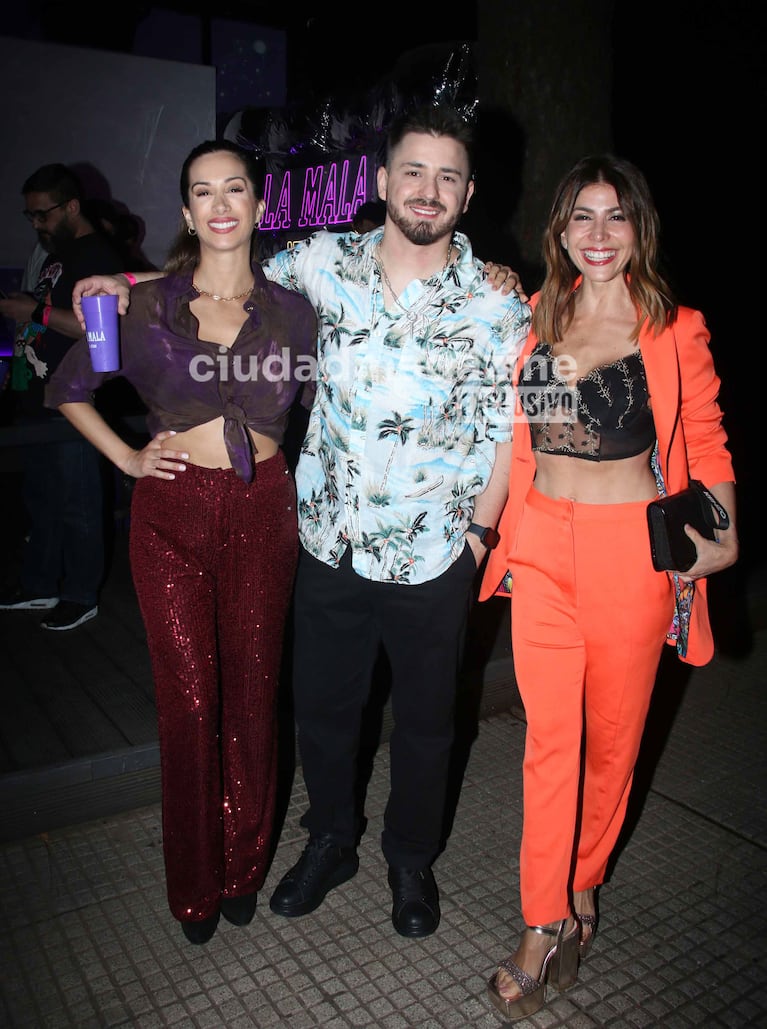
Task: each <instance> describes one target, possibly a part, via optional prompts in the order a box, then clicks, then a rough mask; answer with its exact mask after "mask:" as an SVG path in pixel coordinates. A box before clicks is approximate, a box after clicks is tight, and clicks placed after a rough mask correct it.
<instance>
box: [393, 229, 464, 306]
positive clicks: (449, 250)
mask: <svg viewBox="0 0 767 1029" xmlns="http://www.w3.org/2000/svg"><path fill="white" fill-rule="evenodd" d="M452 252H453V244H452V243H451V244H450V246H449V247H448V248H447V257H446V258H445V263H444V265H443V266H442V271H441V272H440V275H444V274H445V272H446V271H447V267H448V265H449V264H450V255H451V254H452ZM375 262H376V264H377V265H378V270H379V272H380V273H381V278H382V279H383V280H384V284H385V285H386V287H387V289H388V290H389V292H390V293H391V295H392V297H393V298H394V303H395V304H396V305H397V307H398V308H399V309H400V311H402V312H403V313H404V314H407V308H406V307H405V306H404V305H403V304H402V302H401V301H400V298H399V293H397V292H396V290H395V289H394V286H392V284H391V279H390V278H389V276H388V275H387V274H386V265H385V264H384V260H383V255H382V254H381V244H380V243H379V244H378V246H377V247H376V251H375ZM430 277H431V276H430Z"/></svg>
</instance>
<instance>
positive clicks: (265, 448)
mask: <svg viewBox="0 0 767 1029" xmlns="http://www.w3.org/2000/svg"><path fill="white" fill-rule="evenodd" d="M248 432H249V433H250V437H251V439H252V440H253V453H254V454H255V460H256V464H258V462H259V461H266V460H267V458H270V457H274V455H275V454H276V453H277V451H278V450H279V445H278V444H277V443H276V441H275V440H273V439H270V437H269V436H264V435H262V434H261V433H260V432H253V431H252V430H251V429H249V430H248ZM166 446H168V447H172V448H173V450H183V451H184V452H186V453H187V454H189V461H190V462H191V464H196V465H199V466H200V467H201V468H231V467H232V462H231V461H230V459H229V454H228V453H227V450H226V446H225V445H224V419H223V418H214V419H213V421H210V422H204V423H203V424H202V425H195V426H194V428H192V429H187V430H186V432H179V433H178V435H176V436H174V437H173V438H172V439H170V440H168V442H167V444H166Z"/></svg>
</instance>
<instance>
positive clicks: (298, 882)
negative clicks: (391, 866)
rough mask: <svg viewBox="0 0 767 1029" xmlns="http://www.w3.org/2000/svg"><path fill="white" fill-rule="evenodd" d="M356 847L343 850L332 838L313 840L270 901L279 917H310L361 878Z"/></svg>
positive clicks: (286, 874) (283, 878) (323, 837)
mask: <svg viewBox="0 0 767 1029" xmlns="http://www.w3.org/2000/svg"><path fill="white" fill-rule="evenodd" d="M359 866H360V860H359V858H358V857H357V851H356V850H355V849H354V847H339V846H338V844H337V843H335V842H334V841H333V839H332V838H331V837H330V836H327V835H322V836H310V837H309V842H308V843H307V844H306V846H305V847H304V851H303V853H302V855H301V857H300V858H299V859H298V861H297V862H296V863H295V865H293V867H292V868H291V869H290V870H289V871H288V872H286V873H285V875H283V877H282V879H281V880H280V881H279V883H278V884H277V887H276V889H275V891H274V893H273V894H272V897H271V900H270V901H269V907H270V908H271V909H272V911H273V912H274V913H275V915H284V916H285V917H286V918H292V917H294V916H295V915H308V914H309V913H310V912H311V911H314V910H315V909H316V908H318V907H319V906H320V904H321V903H322V902H323V900H324V899H325V895H326V894H327V893H329V892H330V891H331V890H332V889H334V888H335V887H336V886H340V885H341V883H345V882H346V881H347V880H349V879H352V878H353V877H354V876H355V875H356V874H357V869H358V868H359Z"/></svg>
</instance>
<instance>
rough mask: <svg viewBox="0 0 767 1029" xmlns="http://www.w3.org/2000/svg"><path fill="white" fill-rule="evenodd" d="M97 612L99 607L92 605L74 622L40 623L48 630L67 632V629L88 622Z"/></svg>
mask: <svg viewBox="0 0 767 1029" xmlns="http://www.w3.org/2000/svg"><path fill="white" fill-rule="evenodd" d="M98 613H99V609H98V608H97V607H94V608H91V610H90V611H86V612H85V614H84V615H81V616H80V617H79V618H78V619H77V621H76V622H69V624H68V625H49V624H48V623H47V622H41V623H40V624H41V626H42V628H43V629H47V630H48V631H49V632H67V630H69V629H76V628H77V627H78V625H84V624H85V623H86V622H89V621H90V620H91V618H95V617H96V615H97V614H98Z"/></svg>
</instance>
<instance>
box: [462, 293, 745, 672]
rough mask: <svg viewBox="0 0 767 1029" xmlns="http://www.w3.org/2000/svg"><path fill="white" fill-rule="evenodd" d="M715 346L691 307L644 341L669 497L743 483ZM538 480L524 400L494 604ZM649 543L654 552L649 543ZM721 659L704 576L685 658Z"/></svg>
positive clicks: (493, 554) (483, 592)
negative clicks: (699, 487)
mask: <svg viewBox="0 0 767 1029" xmlns="http://www.w3.org/2000/svg"><path fill="white" fill-rule="evenodd" d="M539 296H540V294H536V295H535V296H534V297H533V298H532V300H531V305H532V306H533V307H535V305H536V304H537V302H538V299H539ZM675 341H676V346H675V345H674V343H675ZM537 342H538V340H537V337H536V336H535V333H534V332H532V330H531V331H530V333H529V335H528V337H527V341H526V343H525V346H524V348H523V350H522V353H521V354H520V356H519V359H518V361H517V365H516V368H515V372H514V377H513V381H514V385H515V386H516V384H517V382H518V379H519V374H520V371H521V368H522V366H523V364H524V361H525V359H526V357H527V356H528V355H529V353H530V352H531V351H532V349H533V347H534V346H535V344H536V343H537ZM709 343H710V334H709V332H708V329H707V328H706V323H705V321H704V318H703V315H702V314H701V313H700V311H695V310H693V309H692V308H689V307H680V308H678V314H677V319H676V321H675V322H674V324H673V325H672V326H670V327H668V328H666V329H664V331H663V332H661V333H660V335H659V336H654V335H652V333H651V332H648V331H647V330H643V331H642V332H641V334H640V337H639V349H640V351H641V353H642V360H643V361H644V365H645V373H646V375H647V387H648V390H649V393H650V402H651V404H652V413H653V419H654V421H655V432H656V435H657V438H658V444H659V456H660V465H661V470H662V472H663V481H664V482H665V484H666V490H667V492H668V493H676V492H677V491H678V490H682V489H685V488H686V487H687V485H688V482H689V479H690V478H694V479H700V480H702V481H703V482H704V483H705V484H706V485H714V484H716V483H718V482H734V481H735V475H734V472H733V466H732V457H731V455H730V452H729V450H728V448H727V434H726V432H725V430H724V427H723V425H722V411H721V408H720V407H719V402H718V395H719V385H720V380H719V377H718V376H717V374H716V371H715V369H714V362H713V359H712V357H711V351H710V349H709ZM573 460H577V459H576V458H574V459H573ZM534 478H535V455H534V453H533V450H532V444H531V439H530V427H529V425H528V421H527V418H526V417H525V415H524V413H523V411H522V407H521V404H520V401H519V398H517V401H516V405H515V414H514V441H513V444H512V456H511V472H510V476H509V495H508V498H507V500H506V505H505V507H504V509H503V512H502V514H501V518H500V522H499V524H498V531H499V533H500V535H501V542H500V543H499V544H498V546H497V547H496V548H495V550H491V551H490V553H489V555H488V560H487V564H486V566H485V571H484V574H483V576H482V584H481V587H480V593H479V599H480V600H487V599H488V598H489V597H491V596H493V595H494V594H495V592H496V590H497V589H498V586H499V585H500V583H501V580H502V579H503V577H504V575H505V574H506V572H507V570H508V568H509V560H508V557H509V553H510V551H511V546H512V543H513V541H514V539H515V538H516V533H517V528H518V526H519V519H520V515H521V512H522V506H523V504H524V501H525V497H526V496H527V493H528V490H529V489H530V486H531V484H532V482H533V479H534ZM647 546H648V549H649V546H650V544H649V539H648V544H647ZM713 656H714V641H713V636H712V634H711V625H710V622H709V617H708V602H707V597H706V580H705V579H699V580H698V581H697V582H696V583H695V600H694V602H693V606H692V614H691V619H690V629H689V638H688V644H687V655H686V656H685V657H684V658H683V659H682V660H684V661H686V662H687V663H688V664H692V665H704V664H706V663H707V662H708V661H710V660H711V658H712V657H713Z"/></svg>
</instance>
